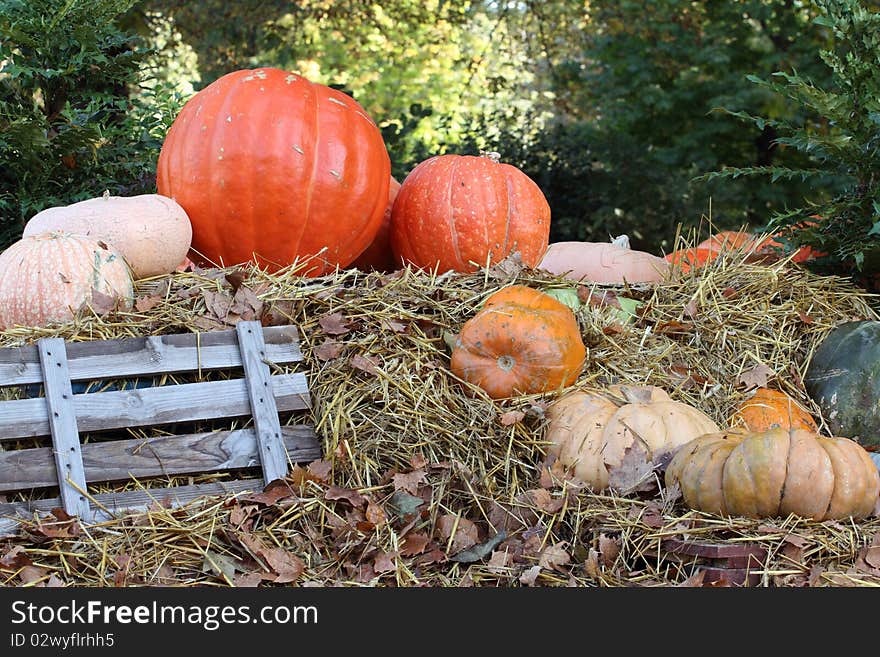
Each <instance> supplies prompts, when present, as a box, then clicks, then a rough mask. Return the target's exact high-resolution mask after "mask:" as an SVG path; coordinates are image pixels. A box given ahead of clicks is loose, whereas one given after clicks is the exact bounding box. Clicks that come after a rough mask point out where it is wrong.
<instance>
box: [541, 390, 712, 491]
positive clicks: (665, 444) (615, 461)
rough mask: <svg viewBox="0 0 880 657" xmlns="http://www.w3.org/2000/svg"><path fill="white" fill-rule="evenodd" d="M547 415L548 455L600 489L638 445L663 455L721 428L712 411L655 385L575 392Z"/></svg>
mask: <svg viewBox="0 0 880 657" xmlns="http://www.w3.org/2000/svg"><path fill="white" fill-rule="evenodd" d="M547 419H548V424H547V435H546V440H547V441H548V442H549V443H550V447H549V449H548V453H549V454H551V455H553V456H555V457H556V458H557V459H559V462H560V464H561V465H562V466H563V468H565V470H566V471H568V472H569V473H570V474H572V475H573V476H574V477H575V478H577V479H579V480H580V481H583V482H585V483H586V484H589V485H590V487H591V488H593V490H596V491H599V490H604V489H605V488H607V487H608V477H609V474H610V473H611V472H613V471H614V470H615V468H617V467H619V466H620V465H621V463H622V462H623V457H624V455H625V454H626V450H627V449H629V448H630V447H631V446H632V445H633V444H635V443H638V445H639V446H641V447H642V448H643V449H645V451H646V452H647V455H648V457H649V458H654V459H659V458H660V457H662V456H663V455H664V454H668V453H671V452H673V451H675V450H676V449H677V448H678V447H680V446H682V445H684V444H685V443H687V442H689V441H691V440H693V439H694V438H696V437H697V436H700V435H703V434H705V433H709V432H715V431H718V430H719V429H718V425H716V424H715V422H714V421H713V420H712V418H710V417H709V416H708V415H706V414H705V413H703V412H702V411H700V410H699V409H696V408H694V407H693V406H689V405H688V404H685V403H683V402H678V401H674V400H673V399H671V398H670V397H669V395H668V394H666V392H665V391H663V390H662V389H661V388H657V387H655V386H611V387H609V388H608V389H607V390H597V391H582V390H578V391H573V392H569V393H567V394H565V395H563V396H562V397H560V398H559V399H557V400H556V401H555V402H553V404H551V405H550V407H549V408H548V409H547Z"/></svg>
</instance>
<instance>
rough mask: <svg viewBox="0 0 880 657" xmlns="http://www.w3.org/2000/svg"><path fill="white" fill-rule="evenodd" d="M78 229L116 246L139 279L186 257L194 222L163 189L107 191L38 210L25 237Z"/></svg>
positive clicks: (160, 272)
mask: <svg viewBox="0 0 880 657" xmlns="http://www.w3.org/2000/svg"><path fill="white" fill-rule="evenodd" d="M53 230H54V231H63V232H67V233H78V234H80V235H85V236H86V237H91V238H93V239H96V240H102V241H104V242H106V243H107V244H109V245H110V246H111V247H113V248H114V249H115V250H117V251H118V252H119V253H121V254H122V256H123V257H124V258H125V260H126V262H128V265H129V267H131V271H132V275H133V276H134V277H135V278H147V277H149V276H160V275H163V274H170V273H171V272H173V271H174V270H175V268H176V267H177V265H179V264H180V262H181V261H182V260H183V259H184V258H186V254H187V252H188V251H189V247H190V242H191V240H192V225H191V224H190V221H189V217H187V216H186V212H184V211H183V208H182V207H180V206H179V205H178V204H177V203H176V202H175V201H174V200H173V199H170V198H168V197H167V196H161V195H159V194H141V195H139V196H106V197H99V198H92V199H88V200H86V201H80V202H78V203H73V204H71V205H67V206H63V207H57V208H48V209H46V210H43V211H42V212H38V213H37V214H35V215H34V216H33V217H31V219H30V220H29V221H28V222H27V225H25V227H24V233H23V237H29V236H31V235H36V234H38V233H44V232H47V231H53Z"/></svg>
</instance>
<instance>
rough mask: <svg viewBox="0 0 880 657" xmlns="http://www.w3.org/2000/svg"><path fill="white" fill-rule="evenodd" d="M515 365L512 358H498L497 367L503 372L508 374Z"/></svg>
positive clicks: (506, 356) (505, 356)
mask: <svg viewBox="0 0 880 657" xmlns="http://www.w3.org/2000/svg"><path fill="white" fill-rule="evenodd" d="M514 365H516V361H515V360H514V359H513V356H508V355H506V354H505V355H504V356H499V357H498V367H500V368H501V369H502V370H504V371H505V372H509V371H510V370H512V369H513V366H514Z"/></svg>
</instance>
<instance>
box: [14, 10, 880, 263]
mask: <svg viewBox="0 0 880 657" xmlns="http://www.w3.org/2000/svg"><path fill="white" fill-rule="evenodd" d="M858 4H860V5H861V6H863V7H866V8H867V9H868V10H870V11H876V10H877V9H878V7H877V5H878V4H880V3H878V2H873V1H869V0H863V1H862V2H861V3H858ZM821 15H822V11H821V7H820V6H818V5H817V4H816V3H814V2H807V1H800V0H726V1H725V2H702V1H689V0H554V1H553V2H539V1H535V0H524V1H518V2H496V1H491V2H489V1H460V0H459V1H456V0H449V1H444V0H383V1H382V2H378V1H370V0H303V1H301V2H281V1H280V0H265V1H242V2H235V3H232V2H226V1H225V0H202V1H201V2H197V3H196V2H187V1H185V0H142V1H140V2H136V1H135V0H90V1H88V2H85V1H84V0H27V1H25V0H0V39H2V41H0V216H2V222H0V231H2V230H3V228H5V234H3V235H0V241H2V240H5V241H7V242H8V241H9V240H10V239H12V237H13V236H17V235H16V233H17V232H18V233H20V229H21V226H22V225H23V222H24V221H25V220H26V219H27V218H29V217H30V216H32V215H33V214H34V213H35V212H36V211H38V210H39V209H41V208H42V207H46V206H48V205H55V204H59V203H62V202H65V203H66V202H71V201H73V200H77V199H79V198H86V197H88V196H95V195H98V194H100V193H101V192H102V191H103V190H104V189H109V190H110V191H111V193H128V194H131V193H141V192H144V191H153V188H152V187H151V186H152V176H153V174H154V171H155V161H156V156H157V154H158V148H159V147H160V146H161V139H162V137H163V135H164V131H165V130H167V126H168V125H169V124H170V122H171V120H173V118H174V116H175V114H176V112H177V110H178V109H179V107H180V105H181V103H182V102H183V101H185V99H186V98H187V97H188V96H189V95H191V94H192V93H194V91H196V90H198V89H201V88H203V87H204V86H206V85H207V84H209V83H210V82H212V81H213V80H215V79H217V78H218V77H220V76H221V75H223V74H224V73H227V72H229V71H232V70H236V69H239V68H245V67H256V66H277V67H281V68H285V69H288V70H292V71H297V72H299V73H301V74H303V75H305V76H306V77H308V78H309V79H311V80H313V81H316V82H322V83H324V84H329V85H332V86H334V87H337V88H340V89H342V90H344V91H345V92H347V93H350V94H351V95H353V96H354V97H355V98H356V99H357V100H358V101H359V102H360V103H361V104H362V105H364V106H365V107H366V109H367V110H368V111H369V112H370V114H371V115H372V116H373V118H374V119H375V120H376V121H377V122H378V123H379V125H380V127H381V128H382V131H383V134H384V136H385V139H386V143H387V146H388V150H389V153H390V155H391V159H392V167H393V173H394V175H395V176H396V177H397V178H398V180H402V179H403V178H404V177H405V176H406V174H407V172H408V171H410V170H411V169H412V168H413V166H415V164H417V163H418V162H419V161H421V160H422V159H425V158H426V157H429V156H430V155H434V154H438V153H444V152H457V153H464V154H468V153H470V154H476V153H478V152H479V150H480V149H489V150H495V151H498V152H500V153H501V154H502V158H503V160H504V161H507V162H509V163H512V164H515V165H517V166H519V167H520V168H522V169H523V170H524V171H525V172H526V173H527V174H528V175H529V176H530V177H532V178H533V179H534V180H535V181H536V182H537V183H538V184H539V185H540V186H541V188H542V189H543V191H544V193H545V195H546V196H547V198H548V200H549V202H550V205H551V208H552V213H553V223H552V235H551V239H552V240H553V241H561V240H567V239H578V240H581V239H583V240H606V239H608V238H609V236H616V235H619V234H622V233H626V234H628V235H629V236H630V238H631V240H632V242H633V245H634V246H636V247H638V248H643V249H646V250H650V251H654V252H661V251H663V250H665V251H669V250H670V249H671V247H672V240H673V238H674V236H675V232H676V228H677V227H678V226H679V225H682V226H684V227H685V228H687V227H690V226H696V225H698V224H700V222H701V219H702V218H704V217H705V216H707V215H710V214H711V218H712V220H713V222H714V224H715V225H716V226H718V227H720V228H740V227H741V226H744V225H745V226H747V227H749V228H759V227H761V226H764V225H767V224H768V223H769V221H770V219H771V217H772V216H773V215H774V213H780V212H785V211H786V210H787V209H788V208H792V207H799V206H802V205H803V204H804V202H805V199H809V200H810V201H817V202H818V201H822V200H823V199H826V200H827V199H831V198H834V197H835V196H837V195H838V194H839V193H840V191H841V189H843V187H844V185H845V184H846V181H845V179H844V178H843V177H841V176H840V175H837V174H836V173H835V172H834V171H829V172H828V173H827V175H817V176H814V177H813V178H811V179H809V180H806V181H805V180H803V179H801V178H799V177H797V176H793V177H782V178H777V179H775V180H774V179H772V177H770V176H767V177H745V176H738V177H733V176H729V177H718V176H706V175H705V174H708V173H711V172H716V171H721V170H724V169H725V168H731V167H733V168H747V167H769V166H774V167H788V168H791V169H804V168H809V167H811V166H813V164H814V162H813V159H814V155H813V154H812V153H810V152H809V151H808V150H803V149H798V148H794V147H792V146H791V145H788V144H780V143H777V141H776V140H777V139H778V138H779V137H780V136H781V135H780V134H779V133H778V127H777V126H779V125H781V124H782V123H785V124H789V125H798V126H803V127H804V128H805V129H806V130H808V131H809V132H811V133H813V134H819V135H821V134H826V135H827V134H831V133H832V132H833V131H834V129H835V127H834V125H833V123H832V122H830V121H829V119H828V117H827V116H822V115H821V113H820V112H818V111H817V107H815V106H812V107H811V106H809V105H808V104H804V103H801V102H797V99H796V98H792V97H790V96H786V95H785V94H780V93H778V92H777V90H774V89H773V88H770V87H768V86H767V85H761V84H755V83H754V82H753V81H750V80H749V79H748V77H747V76H750V75H751V76H754V78H759V79H769V78H770V77H771V76H772V75H773V73H775V72H780V71H781V72H785V73H789V74H797V75H798V76H800V78H801V79H803V80H808V81H810V82H811V83H813V84H815V85H816V86H817V87H819V88H823V87H825V86H826V85H828V84H830V83H831V81H832V71H831V69H830V68H829V67H828V66H826V65H825V63H824V62H823V60H822V57H821V56H820V53H821V51H822V50H823V49H828V48H830V47H832V45H833V44H834V40H835V31H834V29H833V27H832V26H830V25H829V24H828V22H827V21H822V20H820V21H818V22H817V21H816V18H817V17H819V16H821ZM96 25H98V26H99V27H95V26H96ZM59 89H61V90H63V93H62V92H59ZM732 113H738V114H739V115H740V116H752V117H763V118H764V119H766V120H763V121H758V122H754V121H752V122H746V121H741V120H738V119H737V117H736V116H733V115H732ZM878 219H880V217H878Z"/></svg>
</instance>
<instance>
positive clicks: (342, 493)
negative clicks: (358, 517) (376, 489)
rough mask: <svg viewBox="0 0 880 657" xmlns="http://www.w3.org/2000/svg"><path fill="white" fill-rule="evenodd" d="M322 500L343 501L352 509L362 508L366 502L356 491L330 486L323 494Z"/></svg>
mask: <svg viewBox="0 0 880 657" xmlns="http://www.w3.org/2000/svg"><path fill="white" fill-rule="evenodd" d="M324 498H325V499H328V500H345V501H346V502H348V503H349V504H351V505H352V506H354V507H359V506H363V505H364V503H366V501H367V498H366V497H364V496H363V495H361V494H360V493H358V492H357V491H356V490H353V489H351V488H342V487H340V486H330V487H329V488H328V489H327V490H326V492H325V493H324Z"/></svg>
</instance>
